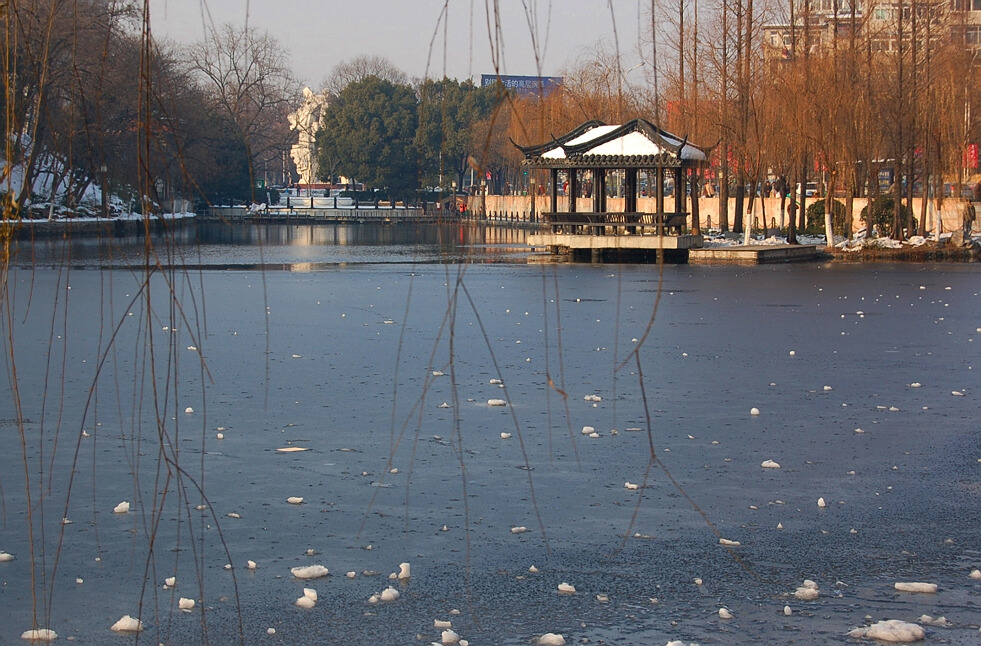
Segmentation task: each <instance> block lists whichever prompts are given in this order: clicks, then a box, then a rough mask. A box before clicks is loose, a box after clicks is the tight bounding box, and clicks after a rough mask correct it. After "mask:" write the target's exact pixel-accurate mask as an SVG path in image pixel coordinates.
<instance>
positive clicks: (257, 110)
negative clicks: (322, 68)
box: [190, 25, 300, 186]
mask: <svg viewBox="0 0 981 646" xmlns="http://www.w3.org/2000/svg"><path fill="white" fill-rule="evenodd" d="M190 65H191V68H192V69H193V70H194V71H195V72H197V73H198V74H199V75H200V77H201V78H202V79H203V80H204V85H205V88H206V91H207V92H208V95H209V97H210V99H211V102H212V107H213V109H214V110H216V111H217V112H219V113H221V114H223V115H224V116H225V117H227V118H228V119H229V120H230V121H231V122H232V123H233V124H234V127H235V129H236V130H237V132H238V134H239V136H240V137H241V139H242V142H243V144H244V145H245V148H246V152H247V156H248V159H249V175H250V178H249V179H250V184H252V185H253V186H254V185H255V181H254V179H255V175H256V174H257V173H258V172H259V171H261V170H262V169H264V168H265V167H266V166H267V165H270V164H271V165H272V167H273V168H278V167H279V165H280V164H281V163H282V162H281V160H282V158H283V155H284V154H286V153H287V152H288V151H289V148H290V143H291V138H292V137H293V136H294V134H293V133H292V132H291V130H290V126H289V122H288V118H287V117H288V114H289V112H290V110H291V109H292V107H293V106H294V105H295V104H296V103H297V102H298V101H299V97H300V83H299V81H298V80H297V78H296V77H295V76H294V75H293V72H292V70H291V68H290V64H289V58H288V53H287V51H286V49H284V48H283V47H282V46H281V45H280V44H279V42H278V41H277V40H276V39H275V38H273V37H272V36H270V35H269V34H267V33H260V32H257V31H256V30H255V29H253V28H238V27H234V26H232V25H225V26H223V27H220V28H218V29H216V30H215V31H212V32H211V33H210V34H209V35H208V38H207V40H205V41H204V42H202V43H199V44H197V45H195V46H193V47H192V48H191V52H190Z"/></svg>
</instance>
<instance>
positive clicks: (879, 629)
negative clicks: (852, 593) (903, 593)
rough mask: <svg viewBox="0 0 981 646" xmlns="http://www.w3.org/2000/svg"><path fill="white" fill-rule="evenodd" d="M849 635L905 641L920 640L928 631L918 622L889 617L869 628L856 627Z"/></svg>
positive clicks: (886, 640) (893, 641)
mask: <svg viewBox="0 0 981 646" xmlns="http://www.w3.org/2000/svg"><path fill="white" fill-rule="evenodd" d="M848 636H849V637H854V638H856V639H860V638H862V637H865V638H866V639H878V640H880V641H884V642H892V643H904V642H918V641H921V640H923V639H925V638H926V631H925V630H923V628H922V627H921V626H919V625H918V624H911V623H908V622H905V621H900V620H898V619H888V620H885V621H880V622H878V623H874V624H872V625H871V626H869V627H868V628H856V629H854V630H852V631H851V632H849V633H848Z"/></svg>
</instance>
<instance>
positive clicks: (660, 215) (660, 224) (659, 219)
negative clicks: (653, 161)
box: [654, 166, 677, 236]
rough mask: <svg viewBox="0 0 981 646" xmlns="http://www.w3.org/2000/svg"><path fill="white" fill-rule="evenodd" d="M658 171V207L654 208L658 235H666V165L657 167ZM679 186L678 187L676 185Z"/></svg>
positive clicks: (656, 190)
mask: <svg viewBox="0 0 981 646" xmlns="http://www.w3.org/2000/svg"><path fill="white" fill-rule="evenodd" d="M655 172H656V173H657V186H656V188H655V189H654V190H655V193H654V195H655V197H656V207H655V209H654V211H655V215H654V222H656V223H657V225H656V226H657V235H659V236H663V235H664V167H663V166H658V167H657V168H656V169H655ZM675 188H677V187H675Z"/></svg>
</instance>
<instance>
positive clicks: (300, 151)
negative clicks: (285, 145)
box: [289, 87, 327, 184]
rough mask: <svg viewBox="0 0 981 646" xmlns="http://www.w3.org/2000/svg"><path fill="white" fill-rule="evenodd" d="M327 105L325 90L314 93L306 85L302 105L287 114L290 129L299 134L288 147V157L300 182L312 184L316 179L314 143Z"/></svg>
mask: <svg viewBox="0 0 981 646" xmlns="http://www.w3.org/2000/svg"><path fill="white" fill-rule="evenodd" d="M325 107H327V92H326V90H324V91H322V92H320V93H319V94H314V92H313V90H311V89H310V88H308V87H305V88H303V105H301V106H300V107H299V108H298V109H297V110H296V112H294V113H292V114H290V115H289V121H290V129H291V130H295V131H296V132H297V134H298V135H299V137H298V141H297V142H296V143H295V144H293V147H292V148H291V149H290V157H292V158H293V163H294V164H296V171H297V172H298V173H299V174H300V184H312V183H313V182H315V181H316V180H317V157H316V153H315V150H314V148H315V143H316V140H317V130H318V129H319V128H320V114H321V112H322V111H323V109H324V108H325Z"/></svg>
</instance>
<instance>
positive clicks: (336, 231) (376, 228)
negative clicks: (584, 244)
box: [14, 222, 530, 271]
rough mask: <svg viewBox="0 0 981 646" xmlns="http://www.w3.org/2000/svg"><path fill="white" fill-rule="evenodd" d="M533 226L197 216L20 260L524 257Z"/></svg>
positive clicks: (25, 245)
mask: <svg viewBox="0 0 981 646" xmlns="http://www.w3.org/2000/svg"><path fill="white" fill-rule="evenodd" d="M527 234H528V230H526V229H515V228H507V227H493V226H483V225H477V224H471V223H458V224H441V225H432V224H378V223H368V224H290V225H284V224H252V223H244V224H239V223H235V224H227V223H216V222H199V223H196V224H192V225H190V226H186V227H184V228H181V229H177V230H175V231H168V232H166V233H159V234H157V235H155V237H154V238H153V245H152V247H150V248H149V249H148V248H147V246H146V245H145V240H144V238H143V237H142V236H137V235H134V236H111V237H101V236H92V237H71V236H70V235H69V236H67V237H65V238H39V239H37V240H35V241H33V242H20V243H18V246H17V247H16V248H15V257H14V264H17V265H20V266H28V265H41V266H58V267H64V266H75V267H87V266H93V265H98V266H105V265H111V266H126V265H134V266H142V265H143V264H145V263H146V262H147V261H149V262H150V263H151V264H154V265H155V264H161V265H164V266H171V265H175V264H179V265H181V266H185V267H194V266H207V267H216V266H219V267H224V268H252V267H257V266H262V267H267V268H269V269H286V270H291V271H312V270H315V269H317V268H318V267H322V266H329V265H336V264H340V263H347V264H351V263H385V262H417V263H440V262H454V263H455V262H478V263H487V262H519V263H523V262H525V260H526V257H527V255H528V253H530V250H529V249H528V248H527V247H526V246H525V240H526V236H527Z"/></svg>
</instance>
